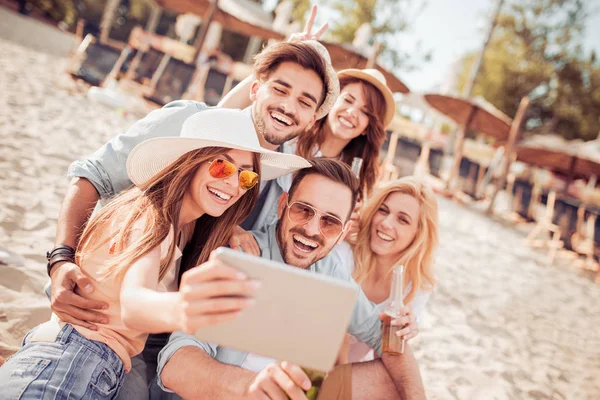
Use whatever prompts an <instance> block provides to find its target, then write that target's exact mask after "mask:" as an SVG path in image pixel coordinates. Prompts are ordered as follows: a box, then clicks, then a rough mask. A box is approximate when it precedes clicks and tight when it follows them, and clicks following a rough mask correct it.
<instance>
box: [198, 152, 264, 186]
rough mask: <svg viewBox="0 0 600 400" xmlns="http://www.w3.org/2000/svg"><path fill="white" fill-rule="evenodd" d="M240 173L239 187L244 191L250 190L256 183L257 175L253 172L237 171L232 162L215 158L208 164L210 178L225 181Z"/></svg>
mask: <svg viewBox="0 0 600 400" xmlns="http://www.w3.org/2000/svg"><path fill="white" fill-rule="evenodd" d="M238 170H239V171H240V177H239V178H240V187H241V188H242V189H244V190H250V189H252V188H253V187H254V186H256V184H257V183H258V180H259V179H258V178H259V176H258V174H257V173H256V172H254V171H248V170H245V169H238V167H236V166H235V164H233V163H232V162H229V161H227V160H223V159H222V158H217V159H215V160H212V161H211V162H210V164H208V172H209V173H210V176H212V177H213V178H217V179H226V178H229V177H230V176H231V175H233V174H235V173H236V172H238Z"/></svg>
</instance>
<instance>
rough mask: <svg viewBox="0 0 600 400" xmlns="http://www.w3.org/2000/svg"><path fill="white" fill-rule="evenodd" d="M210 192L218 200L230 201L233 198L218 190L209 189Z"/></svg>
mask: <svg viewBox="0 0 600 400" xmlns="http://www.w3.org/2000/svg"><path fill="white" fill-rule="evenodd" d="M208 191H209V192H211V193H212V194H214V195H215V196H217V197H218V198H220V199H221V200H225V201H227V200H229V199H231V196H230V195H228V194H227V193H223V192H221V191H219V190H217V189H213V188H208Z"/></svg>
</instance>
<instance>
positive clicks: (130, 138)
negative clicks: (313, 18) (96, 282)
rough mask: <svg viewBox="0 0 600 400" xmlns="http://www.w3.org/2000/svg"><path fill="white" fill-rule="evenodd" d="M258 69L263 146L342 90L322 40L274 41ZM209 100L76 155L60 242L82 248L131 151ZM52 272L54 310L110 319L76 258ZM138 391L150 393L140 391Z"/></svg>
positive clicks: (89, 322)
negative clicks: (91, 296)
mask: <svg viewBox="0 0 600 400" xmlns="http://www.w3.org/2000/svg"><path fill="white" fill-rule="evenodd" d="M254 76H255V77H256V78H255V80H254V81H253V82H252V84H251V88H250V98H251V100H252V101H253V103H252V105H251V106H250V107H249V108H248V109H247V112H249V113H251V115H252V119H253V121H254V123H255V127H256V130H257V132H258V134H259V141H260V144H261V146H263V147H264V148H268V149H271V150H274V149H277V148H279V147H280V146H281V145H282V144H283V143H285V142H286V141H288V140H290V139H293V138H294V137H296V136H297V135H298V134H300V133H301V132H303V131H305V130H306V129H307V128H308V127H310V126H311V125H312V124H313V123H314V122H315V121H316V120H317V119H319V118H322V117H324V116H325V115H327V113H328V112H329V109H330V108H331V105H332V104H333V102H334V101H335V99H336V98H337V96H338V94H339V83H338V82H337V75H336V74H335V71H334V70H333V67H332V66H331V61H330V59H329V56H328V53H327V51H326V50H325V49H324V47H323V46H322V45H320V44H319V43H318V42H316V41H304V42H293V43H291V42H287V43H279V44H276V45H273V46H270V47H268V48H267V49H265V50H264V51H263V52H261V53H260V54H259V55H258V56H257V57H256V62H255V65H254ZM223 106H227V104H223ZM207 108H208V107H207V106H206V105H205V104H204V103H199V102H195V101H185V100H180V101H175V102H172V103H169V104H167V105H166V106H165V107H163V108H161V109H159V110H155V111H153V112H151V113H150V114H148V115H147V116H146V117H145V118H143V119H142V120H140V121H138V122H136V123H135V124H134V125H133V126H132V127H131V128H129V129H128V130H127V132H125V133H123V134H120V135H117V136H115V137H114V138H112V139H111V140H110V141H108V142H107V143H106V144H105V145H104V146H103V147H101V148H100V149H99V150H98V151H96V152H95V153H94V154H93V155H92V156H90V157H89V158H87V159H86V160H82V161H76V162H75V163H73V164H72V165H71V167H70V168H69V171H68V176H69V177H70V178H73V179H72V181H71V184H70V186H69V188H68V189H67V194H66V196H65V200H64V201H63V205H62V208H61V212H60V215H59V219H58V226H57V235H56V241H55V245H56V246H62V247H64V245H67V246H70V247H72V248H75V247H76V245H77V238H78V236H79V235H80V233H81V230H82V227H83V226H84V225H85V223H86V222H87V220H88V218H89V216H90V214H91V212H92V210H93V209H94V207H96V205H97V203H98V202H100V203H101V202H102V201H105V200H107V199H109V198H111V197H112V196H114V195H116V194H117V193H119V192H120V191H122V190H123V189H125V188H127V187H129V186H130V185H131V182H130V181H129V178H128V177H127V173H126V168H125V164H126V160H127V156H128V155H129V152H130V151H131V150H132V149H133V148H134V147H135V146H136V145H137V144H139V143H141V142H142V141H144V140H147V139H150V138H155V137H163V136H177V135H179V133H180V131H181V126H182V125H183V122H184V121H185V120H186V119H187V118H188V117H190V116H191V115H193V114H195V113H197V112H201V111H203V110H205V109H207ZM307 165H308V164H307ZM272 189H273V190H275V194H271V195H270V196H269V192H270V191H268V190H265V191H263V192H264V198H263V201H262V202H259V203H258V204H257V205H258V206H262V205H264V204H265V203H266V202H268V201H270V200H269V199H271V198H272V199H274V200H273V201H276V199H277V197H278V194H279V193H281V192H279V193H277V187H273V188H272ZM254 214H255V216H258V218H259V219H258V220H255V223H260V212H257V213H254ZM252 225H254V224H252ZM61 253H62V251H61ZM61 257H62V256H61ZM49 265H50V264H49ZM48 273H49V274H50V276H51V281H52V292H51V305H52V310H53V311H54V312H55V313H56V314H57V315H59V316H60V318H61V319H62V320H64V321H66V322H69V323H72V324H75V325H81V326H84V327H87V328H89V329H94V328H95V325H94V324H95V323H109V321H106V320H104V317H102V316H101V315H99V314H97V313H95V312H94V311H93V310H95V309H101V308H103V307H104V306H107V305H105V304H102V303H99V302H94V301H89V300H85V299H83V298H81V297H79V296H77V295H76V294H75V292H74V288H75V287H76V286H78V287H79V288H80V289H81V290H84V291H92V290H93V288H92V287H91V285H89V280H87V278H85V276H84V275H83V274H82V273H81V272H80V271H79V268H78V267H77V266H76V265H75V264H74V263H72V262H65V261H63V260H61V261H60V262H56V263H54V264H53V265H52V266H51V267H49V271H48ZM166 286H168V287H169V286H170V287H173V286H175V287H176V286H177V282H174V283H173V282H171V283H166ZM166 339H167V336H165V335H163V337H162V338H161V337H160V336H157V335H153V336H151V338H149V340H148V342H147V346H146V351H145V356H146V357H145V358H146V359H147V361H150V364H151V363H152V359H153V358H154V359H155V356H156V353H157V351H158V350H159V349H160V348H161V347H162V345H164V343H165V342H166ZM149 350H152V351H153V352H154V353H155V354H151V353H152V352H151V351H149ZM140 362H141V363H142V364H143V360H142V359H141V358H139V357H138V359H137V362H136V360H134V369H136V372H139V371H141V370H143V365H139V363H140ZM136 364H137V365H136ZM136 366H138V368H135V367H136ZM152 370H155V368H152ZM138 375H139V374H138ZM142 375H143V374H142ZM134 378H135V379H137V382H136V384H135V385H134V386H135V387H136V388H138V387H141V386H142V385H144V383H145V377H143V376H137V377H136V376H135V374H134V373H131V374H128V380H131V379H134ZM128 386H129V384H128V382H127V380H126V383H125V385H124V388H123V390H122V392H123V394H125V393H127V396H129V398H132V397H133V394H131V393H128V390H127V388H128ZM136 391H138V390H137V389H136ZM136 397H139V398H143V397H147V396H144V394H143V393H141V395H140V396H136Z"/></svg>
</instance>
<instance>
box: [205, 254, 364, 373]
mask: <svg viewBox="0 0 600 400" xmlns="http://www.w3.org/2000/svg"><path fill="white" fill-rule="evenodd" d="M216 258H217V259H218V260H221V261H223V262H225V263H226V264H228V265H230V266H232V267H234V268H237V269H239V270H240V271H243V272H244V273H245V274H247V275H248V277H250V278H251V279H254V280H258V281H260V282H262V285H261V287H260V288H259V289H258V290H257V293H256V304H255V305H254V307H252V308H250V309H248V310H244V311H243V312H242V314H241V315H240V316H239V317H238V318H236V319H235V320H234V321H231V322H227V323H223V324H220V325H216V326H209V327H205V328H201V329H199V330H198V331H197V332H196V336H197V337H198V338H199V339H201V340H203V341H207V342H212V343H216V344H218V345H220V346H223V347H230V348H235V349H238V350H243V351H247V352H249V353H254V354H258V355H261V356H265V357H271V358H275V359H277V360H280V361H289V362H293V363H296V364H298V365H301V366H303V367H308V368H314V369H317V370H319V371H325V372H326V371H329V370H330V369H331V368H333V366H334V363H335V360H336V358H337V355H338V351H339V348H340V346H341V344H342V341H343V340H344V334H345V333H346V330H347V329H348V324H349V322H350V315H351V314H352V310H353V309H354V303H355V302H356V296H357V290H356V286H353V285H351V284H350V283H348V282H344V281H342V280H338V279H335V278H331V277H329V276H324V275H319V274H316V273H314V272H311V271H306V270H303V269H301V268H297V267H291V266H289V265H286V264H282V263H278V262H275V261H271V260H267V259H264V258H260V257H254V256H251V255H248V254H245V253H242V252H239V251H234V250H231V249H228V248H219V249H218V250H217V251H216Z"/></svg>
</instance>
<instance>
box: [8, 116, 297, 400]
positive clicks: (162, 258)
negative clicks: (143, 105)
mask: <svg viewBox="0 0 600 400" xmlns="http://www.w3.org/2000/svg"><path fill="white" fill-rule="evenodd" d="M307 164H308V163H307V162H306V161H305V160H304V159H302V158H300V157H297V156H294V155H287V154H281V153H277V152H273V151H269V150H265V149H263V148H262V147H260V145H259V142H258V138H257V135H256V131H255V129H254V125H253V123H252V120H251V118H250V116H249V115H248V114H247V113H243V112H242V111H240V110H228V109H212V110H207V111H204V112H202V113H197V114H194V115H193V116H192V117H190V118H189V119H187V120H186V122H185V123H184V124H183V128H182V132H181V136H180V137H169V138H166V137H165V138H155V139H150V140H147V141H145V142H142V143H141V144H139V145H138V146H136V147H135V148H134V149H133V151H132V152H131V153H130V155H129V157H128V159H127V173H128V175H129V177H130V179H131V181H132V182H133V183H134V185H135V186H132V187H131V188H129V189H127V190H126V191H124V192H123V193H122V194H120V195H119V196H117V197H115V198H114V199H113V200H111V201H110V202H109V203H108V204H107V205H105V206H104V207H103V208H102V209H101V210H100V211H99V212H98V213H97V214H96V215H94V216H93V217H92V218H91V219H90V221H89V223H88V224H87V226H86V227H85V230H84V231H83V234H82V237H81V240H80V242H79V246H78V248H77V253H76V258H77V265H79V266H80V267H81V269H82V271H83V272H84V274H86V275H87V276H88V277H89V278H90V280H91V281H92V284H93V285H94V287H95V288H96V290H95V291H94V292H93V293H92V294H86V293H80V295H82V296H83V297H85V298H86V299H88V300H99V301H103V302H106V303H108V304H109V307H108V308H107V309H105V310H103V311H102V313H103V314H104V315H105V317H106V319H107V321H110V322H107V323H106V324H99V325H98V328H97V330H91V329H87V328H84V327H81V326H73V325H71V324H68V323H65V322H63V321H60V320H59V319H58V317H56V316H55V315H53V317H52V318H51V320H50V321H48V322H46V323H43V324H42V325H39V326H38V327H36V328H34V329H33V330H32V331H30V332H29V333H28V334H27V335H26V336H25V338H24V340H23V347H22V348H21V349H20V350H19V351H18V352H17V353H16V354H15V355H14V356H13V357H11V358H10V359H8V360H7V361H6V363H5V364H4V365H3V366H2V367H0V393H3V395H6V396H7V398H8V397H10V398H28V399H29V398H31V399H33V398H35V399H42V398H50V397H51V398H55V397H61V398H62V397H65V398H66V397H67V396H69V397H70V396H73V398H106V399H109V398H116V396H117V394H118V391H119V389H120V386H121V385H122V383H123V380H124V376H125V373H126V372H128V371H129V370H130V369H131V358H132V357H134V356H135V355H137V354H139V353H140V352H141V351H142V349H143V348H144V344H145V342H146V339H147V336H148V333H159V332H172V331H175V330H184V331H187V332H190V333H192V332H195V331H196V330H197V329H198V328H200V327H202V326H207V325H213V324H217V323H222V322H225V321H228V320H231V319H233V318H235V317H236V316H237V315H238V314H239V312H240V311H241V310H243V309H245V308H248V307H250V306H251V305H252V301H253V300H252V297H253V294H254V291H255V289H256V288H257V285H256V283H255V282H252V281H249V280H248V279H246V277H245V276H243V275H240V273H238V272H237V271H236V270H234V269H231V268H229V267H227V266H225V265H223V264H220V263H218V262H216V261H214V260H209V256H210V253H211V252H212V251H213V250H214V249H216V248H217V247H219V246H222V245H224V244H226V243H227V240H228V238H229V235H230V232H231V229H232V228H233V227H234V226H235V225H237V224H239V223H240V222H241V221H242V220H243V219H244V218H245V217H246V216H247V215H248V214H249V212H250V211H251V209H252V207H253V206H254V204H255V202H256V199H257V197H258V185H257V183H258V181H259V177H260V176H262V178H263V179H274V178H277V177H278V176H280V175H282V174H287V173H290V172H292V171H294V170H296V169H299V168H303V167H305V166H307ZM183 247H186V256H185V257H184V258H183V261H182V263H181V264H182V265H181V266H180V268H181V269H182V270H183V271H186V272H185V273H184V274H183V275H182V276H181V283H180V291H179V292H173V290H174V288H170V287H165V286H164V285H161V281H163V279H164V281H165V282H166V281H169V282H173V281H175V282H176V281H177V280H176V279H169V278H173V275H175V276H177V274H178V271H177V270H176V269H177V267H176V266H177V262H178V259H179V258H180V257H181V256H182V252H181V249H183ZM58 251H60V249H59V250H58ZM55 258H56V257H55ZM199 264H202V268H192V267H194V266H196V265H199ZM224 282H225V284H223V283H224Z"/></svg>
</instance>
